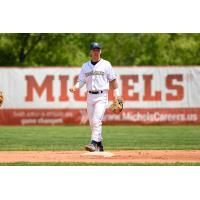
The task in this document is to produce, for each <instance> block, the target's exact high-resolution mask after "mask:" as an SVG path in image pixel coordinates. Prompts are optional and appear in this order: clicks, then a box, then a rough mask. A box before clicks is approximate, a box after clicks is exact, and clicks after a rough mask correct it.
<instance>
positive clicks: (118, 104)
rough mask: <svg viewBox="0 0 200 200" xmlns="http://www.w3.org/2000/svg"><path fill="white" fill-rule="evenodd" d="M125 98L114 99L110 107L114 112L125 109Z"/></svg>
mask: <svg viewBox="0 0 200 200" xmlns="http://www.w3.org/2000/svg"><path fill="white" fill-rule="evenodd" d="M123 104H124V103H123V100H122V99H121V98H118V99H114V100H113V103H112V104H111V105H110V109H111V111H112V112H113V113H115V114H119V113H120V112H122V110H123Z"/></svg>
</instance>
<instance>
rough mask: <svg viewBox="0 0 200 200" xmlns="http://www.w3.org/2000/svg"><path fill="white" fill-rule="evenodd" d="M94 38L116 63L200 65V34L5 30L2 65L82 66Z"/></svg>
mask: <svg viewBox="0 0 200 200" xmlns="http://www.w3.org/2000/svg"><path fill="white" fill-rule="evenodd" d="M93 41H97V42H99V43H100V44H101V45H102V57H103V58H104V59H106V60H109V61H110V62H111V63H112V65H114V66H168V65H173V66H179V65H199V64H200V34H198V33H1V34H0V66H22V67H23V66H31V67H34V66H36V67H40V66H81V65H82V64H83V63H84V62H86V61H87V60H89V59H90V57H89V45H90V43H91V42H93Z"/></svg>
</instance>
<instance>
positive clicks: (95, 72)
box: [85, 71, 104, 77]
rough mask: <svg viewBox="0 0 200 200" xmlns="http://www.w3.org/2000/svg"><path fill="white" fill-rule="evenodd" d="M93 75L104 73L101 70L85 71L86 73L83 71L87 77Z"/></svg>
mask: <svg viewBox="0 0 200 200" xmlns="http://www.w3.org/2000/svg"><path fill="white" fill-rule="evenodd" d="M93 75H102V76H103V75H104V72H102V71H94V72H93V71H91V72H87V73H85V76H86V77H88V76H93Z"/></svg>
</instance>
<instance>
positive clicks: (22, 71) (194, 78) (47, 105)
mask: <svg viewBox="0 0 200 200" xmlns="http://www.w3.org/2000/svg"><path fill="white" fill-rule="evenodd" d="M79 71H80V68H78V67H75V68H67V67H43V68H0V91H3V92H4V95H5V102H4V104H3V107H2V108H0V125H64V124H87V123H88V118H87V113H86V89H85V87H84V88H82V89H81V90H80V91H79V92H77V93H75V94H71V93H70V92H69V90H68V89H69V87H70V86H71V85H72V84H74V83H75V82H76V80H77V77H78V76H77V75H78V73H79ZM115 71H116V72H117V74H118V82H119V87H120V91H121V93H122V96H123V98H124V102H125V104H124V111H123V112H122V113H121V114H120V115H115V114H113V113H111V112H110V111H109V110H108V109H107V111H106V113H105V116H104V124H200V81H199V80H200V67H115ZM112 99H113V92H112V90H110V91H109V105H110V104H111V100H112ZM109 105H108V106H109Z"/></svg>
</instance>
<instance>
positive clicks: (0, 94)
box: [0, 92, 4, 107]
mask: <svg viewBox="0 0 200 200" xmlns="http://www.w3.org/2000/svg"><path fill="white" fill-rule="evenodd" d="M3 100H4V98H3V93H2V92H0V107H1V106H2V104H3Z"/></svg>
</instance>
